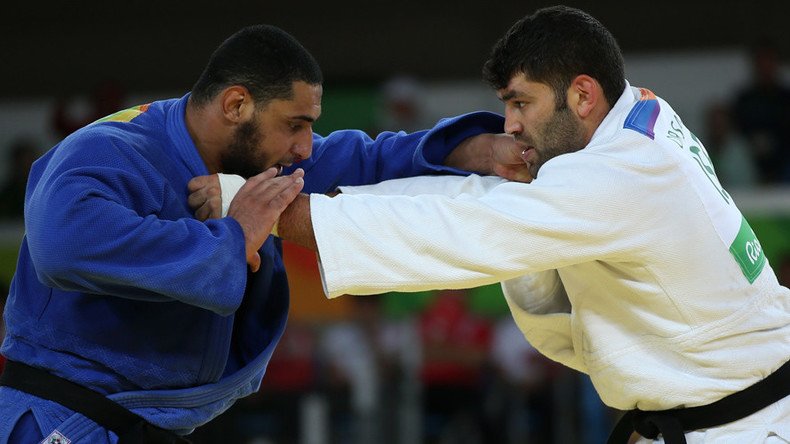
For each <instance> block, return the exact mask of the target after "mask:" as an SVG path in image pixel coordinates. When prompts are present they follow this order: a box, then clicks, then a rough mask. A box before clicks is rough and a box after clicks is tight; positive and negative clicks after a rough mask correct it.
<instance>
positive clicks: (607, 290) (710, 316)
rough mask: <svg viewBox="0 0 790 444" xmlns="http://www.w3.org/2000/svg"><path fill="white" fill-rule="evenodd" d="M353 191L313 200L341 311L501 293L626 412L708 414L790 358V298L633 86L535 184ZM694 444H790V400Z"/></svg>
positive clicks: (405, 184)
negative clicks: (582, 142)
mask: <svg viewBox="0 0 790 444" xmlns="http://www.w3.org/2000/svg"><path fill="white" fill-rule="evenodd" d="M342 191H343V194H341V195H339V196H337V197H334V198H329V197H326V196H323V195H312V196H311V202H310V203H311V212H312V223H313V227H314V231H315V236H316V241H317V243H318V249H319V252H320V263H321V273H322V279H323V281H324V286H325V290H326V292H327V295H328V296H329V297H335V296H339V295H342V294H375V293H381V292H385V291H390V290H399V291H419V290H427V289H439V288H467V287H475V286H480V285H484V284H490V283H493V282H502V287H503V290H504V293H505V296H506V298H507V302H508V305H509V307H510V310H511V312H512V315H513V318H514V319H515V321H516V323H517V324H518V326H519V327H520V329H521V330H522V332H523V333H524V336H525V337H526V339H527V340H529V341H530V343H532V345H533V346H535V347H536V348H537V349H538V350H540V351H541V352H542V353H544V354H545V355H547V356H548V357H550V358H552V359H554V360H556V361H558V362H561V363H563V364H565V365H567V366H569V367H572V368H574V369H577V370H579V371H582V372H585V373H588V374H589V375H590V377H591V379H592V381H593V383H594V385H595V387H596V389H597V391H598V393H599V394H600V396H601V398H602V399H603V401H604V402H605V403H606V404H607V405H609V406H612V407H614V408H617V409H621V410H630V409H634V408H639V409H642V410H664V409H670V408H678V407H691V406H699V405H705V404H709V403H711V402H713V401H716V400H718V399H720V398H722V397H724V396H726V395H729V394H731V393H734V392H737V391H740V390H743V389H745V388H746V387H749V386H750V385H752V384H754V383H756V382H758V381H760V380H762V379H764V378H765V377H766V376H767V375H769V374H770V373H772V372H773V371H774V370H776V369H777V368H779V367H780V366H781V365H782V364H783V363H785V362H786V361H787V360H788V359H789V358H790V290H788V289H787V288H784V287H782V286H780V285H779V283H778V282H777V279H776V277H775V274H774V272H773V270H772V269H771V268H770V265H769V264H768V262H767V260H766V259H765V255H764V253H763V252H762V249H761V246H760V243H759V241H758V240H757V238H756V237H755V235H754V233H753V231H752V230H751V228H750V227H749V225H748V223H747V222H746V220H745V219H744V218H743V216H742V215H741V213H740V211H739V210H738V208H737V207H736V205H735V202H733V200H732V198H731V196H730V195H729V194H728V193H727V192H726V191H725V190H724V189H723V188H722V187H721V185H720V184H719V182H718V180H717V178H716V175H715V172H714V170H713V166H712V165H711V163H710V160H709V158H708V156H707V153H706V152H705V150H704V148H703V146H702V144H701V143H700V141H699V140H698V139H697V138H696V137H695V136H694V135H693V134H692V133H691V132H690V131H689V130H688V129H687V128H685V127H684V125H683V124H682V122H681V120H680V118H679V117H678V116H677V115H676V114H675V112H674V111H673V110H672V108H671V107H670V106H669V105H668V104H667V103H666V102H665V101H663V100H661V99H659V98H656V97H655V96H654V95H653V94H652V93H651V92H650V91H648V90H645V89H639V88H632V87H630V86H627V87H626V89H625V91H624V92H623V94H622V96H621V97H620V99H619V100H618V101H617V103H616V104H615V106H614V107H613V108H612V110H611V111H610V112H609V114H608V116H607V117H606V118H605V119H604V121H603V122H602V123H601V125H600V126H599V128H598V129H597V130H596V132H595V134H594V135H593V137H592V140H591V141H590V143H589V144H588V145H587V146H586V147H585V148H584V149H582V150H580V151H578V152H574V153H568V154H563V155H560V156H557V157H555V158H553V159H551V160H549V161H548V162H546V163H545V164H544V165H543V166H542V167H541V170H540V173H539V177H538V178H536V179H535V180H534V181H533V182H532V183H530V184H523V183H515V182H506V181H503V180H501V179H499V178H494V177H479V176H470V177H466V178H463V177H447V176H443V177H421V178H413V179H406V180H397V181H390V182H385V183H381V184H378V185H371V186H362V187H345V188H342ZM373 195H377V196H373ZM687 440H688V442H689V443H693V442H738V443H763V442H789V441H790V399H788V398H785V399H784V400H782V401H780V402H777V403H775V404H773V405H771V406H769V407H766V408H764V409H762V410H760V411H759V412H757V413H755V414H753V415H751V416H749V417H746V418H744V419H741V420H739V421H736V422H733V423H730V424H727V425H723V426H719V427H714V428H711V429H708V430H702V431H695V432H691V433H688V434H687Z"/></svg>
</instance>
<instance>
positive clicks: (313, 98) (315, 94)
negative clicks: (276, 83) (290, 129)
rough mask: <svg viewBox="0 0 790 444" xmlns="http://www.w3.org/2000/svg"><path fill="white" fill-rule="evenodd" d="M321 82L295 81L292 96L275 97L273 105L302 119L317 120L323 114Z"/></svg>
mask: <svg viewBox="0 0 790 444" xmlns="http://www.w3.org/2000/svg"><path fill="white" fill-rule="evenodd" d="M322 96H323V87H322V86H321V84H309V83H305V82H294V83H293V89H292V96H291V98H289V99H274V100H272V101H271V105H272V107H273V108H275V109H279V110H280V111H282V112H284V113H286V114H288V115H293V116H294V117H295V118H302V120H316V119H318V116H320V115H321V98H322Z"/></svg>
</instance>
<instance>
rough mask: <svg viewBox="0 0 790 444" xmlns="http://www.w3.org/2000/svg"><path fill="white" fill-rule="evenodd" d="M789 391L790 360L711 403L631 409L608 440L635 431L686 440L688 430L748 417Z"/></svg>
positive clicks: (674, 442) (611, 443) (615, 441)
mask: <svg viewBox="0 0 790 444" xmlns="http://www.w3.org/2000/svg"><path fill="white" fill-rule="evenodd" d="M787 395H790V361H787V362H785V363H784V364H783V365H782V366H781V367H779V369H778V370H776V371H775V372H773V373H771V374H770V375H768V377H767V378H765V379H763V380H762V381H760V382H758V383H756V384H754V385H752V386H750V387H748V388H746V389H744V390H741V391H740V392H735V393H733V394H731V395H727V396H725V397H724V398H722V399H720V400H718V401H716V402H714V403H711V404H708V405H702V406H699V407H687V408H683V409H672V410H660V411H642V410H638V409H637V410H631V411H629V412H627V413H626V414H625V415H623V417H622V418H620V420H619V421H618V422H617V424H616V425H615V427H614V430H612V433H611V434H610V435H609V440H608V441H607V443H608V444H620V443H627V442H628V439H629V437H630V436H631V434H632V433H633V432H637V433H639V434H640V435H642V436H644V437H645V438H649V439H655V438H656V437H658V435H659V434H661V435H662V437H663V438H664V442H665V443H666V444H686V435H685V432H690V431H692V430H701V429H707V428H710V427H715V426H719V425H723V424H727V423H730V422H733V421H736V420H738V419H741V418H745V417H747V416H749V415H751V414H752V413H755V412H757V411H759V410H762V409H763V408H765V407H767V406H769V405H771V404H773V403H775V402H777V401H779V400H780V399H782V398H784V397H785V396H787Z"/></svg>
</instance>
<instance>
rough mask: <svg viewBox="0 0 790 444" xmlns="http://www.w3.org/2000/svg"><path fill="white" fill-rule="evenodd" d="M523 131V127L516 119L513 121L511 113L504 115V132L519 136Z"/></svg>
mask: <svg viewBox="0 0 790 444" xmlns="http://www.w3.org/2000/svg"><path fill="white" fill-rule="evenodd" d="M523 130H524V126H523V125H521V122H519V121H518V119H515V118H514V117H513V116H512V115H511V113H508V112H506V113H505V132H506V133H508V134H510V135H517V134H521V132H522V131H523Z"/></svg>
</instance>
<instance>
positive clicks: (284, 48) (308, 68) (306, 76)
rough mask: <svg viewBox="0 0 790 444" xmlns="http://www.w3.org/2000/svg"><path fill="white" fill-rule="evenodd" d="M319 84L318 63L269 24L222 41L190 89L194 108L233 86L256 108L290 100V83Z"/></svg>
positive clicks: (294, 41) (319, 71)
mask: <svg viewBox="0 0 790 444" xmlns="http://www.w3.org/2000/svg"><path fill="white" fill-rule="evenodd" d="M297 81H302V82H305V83H308V84H311V85H317V84H320V83H322V82H323V75H322V74H321V68H320V67H319V66H318V62H316V60H315V59H314V58H313V56H312V55H311V54H310V53H309V52H308V51H307V49H305V48H304V47H303V46H302V45H301V44H300V43H299V41H297V40H296V39H295V38H294V37H293V36H291V35H290V34H288V33H287V32H285V31H283V30H282V29H280V28H278V27H276V26H271V25H254V26H248V27H246V28H243V29H241V30H239V31H238V32H236V33H235V34H233V35H232V36H230V37H229V38H228V39H227V40H225V41H224V42H223V43H222V45H220V46H219V48H217V49H216V50H215V51H214V53H213V54H212V55H211V59H209V62H208V65H206V68H205V69H204V70H203V73H202V74H201V75H200V78H199V79H198V81H197V82H196V83H195V85H194V86H193V87H192V95H191V100H192V101H193V102H194V103H195V104H196V105H203V104H205V103H208V102H209V101H211V100H212V99H213V98H214V97H215V96H216V95H217V94H218V93H219V92H220V91H222V89H224V88H227V87H229V86H233V85H241V86H244V87H245V88H247V89H248V90H249V92H250V94H251V95H252V97H253V99H254V100H255V101H256V105H257V106H259V107H260V106H265V105H266V104H267V103H268V102H269V101H271V100H273V99H290V98H292V97H293V82H297Z"/></svg>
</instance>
